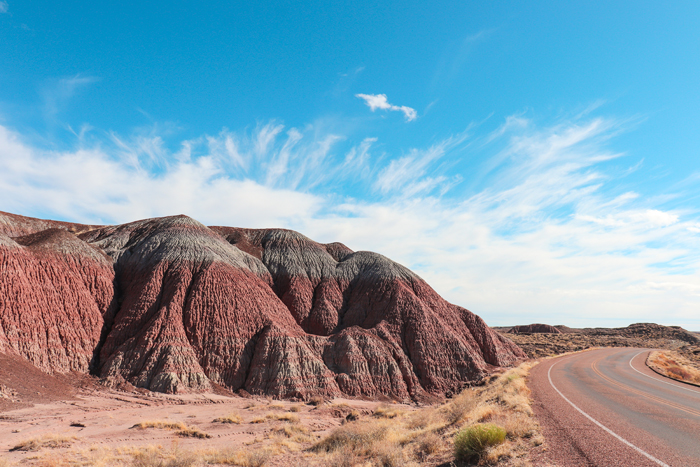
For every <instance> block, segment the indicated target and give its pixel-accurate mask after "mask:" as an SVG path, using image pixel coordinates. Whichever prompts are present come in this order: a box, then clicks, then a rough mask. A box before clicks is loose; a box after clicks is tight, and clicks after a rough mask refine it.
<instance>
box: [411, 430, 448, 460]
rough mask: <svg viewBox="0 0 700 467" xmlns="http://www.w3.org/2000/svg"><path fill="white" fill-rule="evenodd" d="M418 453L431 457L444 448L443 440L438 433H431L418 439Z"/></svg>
mask: <svg viewBox="0 0 700 467" xmlns="http://www.w3.org/2000/svg"><path fill="white" fill-rule="evenodd" d="M416 444H417V445H418V446H417V450H418V453H419V454H420V455H421V456H429V455H430V454H434V453H436V452H437V451H438V450H439V449H440V447H441V446H442V438H440V436H438V434H437V433H434V432H432V431H429V432H427V433H424V434H423V435H422V436H420V437H418V438H417V439H416Z"/></svg>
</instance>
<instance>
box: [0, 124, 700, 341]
mask: <svg viewBox="0 0 700 467" xmlns="http://www.w3.org/2000/svg"><path fill="white" fill-rule="evenodd" d="M514 121H515V120H513V119H511V123H507V127H508V128H506V129H505V130H503V131H501V130H499V132H500V135H498V136H497V137H495V138H493V135H492V134H487V135H483V136H481V137H479V136H476V137H474V136H470V137H469V138H467V136H466V135H464V134H463V135H458V136H455V137H452V138H447V139H445V140H444V141H442V142H439V143H436V144H434V145H433V146H431V147H428V148H427V149H419V148H414V149H409V150H407V151H406V152H405V153H403V154H402V155H400V156H398V157H392V155H391V154H386V153H377V149H376V146H377V145H378V142H377V140H376V138H364V139H361V140H360V141H359V142H358V143H357V144H353V143H352V142H349V141H347V139H346V138H345V136H344V135H338V134H335V133H330V132H324V131H321V130H319V129H318V128H314V127H313V125H311V126H309V127H305V128H303V129H295V128H285V127H283V126H282V125H281V124H279V123H275V122H271V123H269V124H266V125H259V126H258V127H256V128H255V129H253V130H247V131H240V132H235V131H229V130H224V131H222V132H221V133H220V134H218V135H214V136H203V137H201V138H198V139H194V140H187V141H182V142H181V143H180V144H179V146H177V149H176V150H175V151H172V150H169V149H168V148H169V147H173V145H172V144H169V141H168V140H167V138H166V137H165V136H163V135H160V134H158V132H146V133H141V134H140V135H136V136H133V137H124V136H117V135H114V136H113V138H112V139H110V140H108V141H103V142H101V143H100V144H95V145H94V146H86V145H85V144H84V143H80V144H79V147H77V148H76V149H74V150H71V151H63V152H55V151H46V150H42V149H40V148H38V147H37V146H36V145H33V144H30V143H28V142H26V141H23V137H22V135H20V134H18V133H16V132H13V131H11V130H9V129H7V128H5V127H2V126H0V209H2V210H6V211H10V212H17V213H19V214H24V215H39V216H46V217H53V218H60V219H65V220H76V221H82V222H126V221H131V220H135V219H138V218H144V217H152V216H162V215H169V214H177V213H184V214H188V215H190V216H192V217H194V218H196V219H198V220H200V221H202V222H204V223H206V224H209V225H214V224H224V225H234V226H245V227H273V226H277V227H286V228H292V229H296V230H299V231H301V232H303V233H304V234H306V235H308V236H310V237H311V238H314V239H317V240H319V241H323V242H329V241H341V242H344V243H345V244H347V245H348V246H349V247H351V248H353V249H355V250H373V251H378V252H380V253H382V254H384V255H386V256H388V257H390V258H392V259H394V260H396V261H399V262H401V263H403V264H405V265H407V266H409V267H411V268H412V269H414V270H415V271H417V272H418V273H419V274H420V275H421V276H423V277H424V278H425V279H426V280H427V281H428V283H429V284H431V285H432V286H433V287H434V288H435V289H436V290H437V291H438V292H439V293H440V294H442V295H443V296H444V297H445V298H447V299H449V300H451V301H452V302H454V303H457V304H459V305H462V306H465V307H467V308H470V309H472V310H473V311H475V312H476V313H478V314H480V315H481V316H483V317H484V318H485V319H486V321H487V322H488V323H489V324H492V325H497V324H527V323H530V322H549V323H552V324H560V323H563V324H567V325H570V326H586V325H587V326H599V325H601V326H606V325H610V326H613V325H626V324H629V323H632V322H640V321H651V322H660V323H662V324H677V325H681V326H684V327H687V328H691V329H694V330H700V320H699V319H698V316H697V309H698V307H699V306H700V293H699V292H698V291H700V275H698V274H697V271H698V270H699V269H700V235H699V233H700V222H699V221H698V219H697V218H694V217H692V216H691V215H690V214H688V213H689V212H691V211H690V210H689V209H685V210H682V209H680V208H676V209H674V210H670V209H666V208H664V206H663V205H658V204H654V202H652V201H650V199H651V198H649V197H648V196H645V194H644V193H641V192H639V191H635V192H630V191H624V192H623V191H621V190H620V191H618V190H617V188H616V178H615V175H614V174H612V173H610V172H608V171H606V169H605V167H606V166H605V165H604V164H601V162H604V161H607V160H610V159H611V158H615V157H620V155H619V154H614V153H610V152H608V151H607V150H606V148H605V142H606V141H607V140H608V139H609V137H610V134H611V133H614V132H616V131H617V130H618V128H617V126H616V122H615V121H613V120H606V119H592V120H588V121H584V122H580V121H575V122H561V123H559V124H557V125H554V126H552V127H547V128H538V127H537V126H536V125H534V124H533V123H532V122H529V121H524V120H518V122H517V124H513V123H512V122H514ZM463 143H464V144H463ZM473 147H478V148H479V150H480V151H489V154H491V157H490V158H489V159H488V160H486V161H483V162H482V163H481V164H480V166H481V170H475V174H476V175H478V184H477V185H474V184H473V183H469V182H470V181H471V180H472V179H473V178H474V177H475V176H476V175H474V174H471V173H468V172H465V171H461V172H460V171H457V170H456V169H454V168H450V167H452V166H451V165H450V163H449V162H450V161H455V160H458V159H462V158H465V157H467V156H468V155H469V154H470V153H469V152H468V151H469V148H473ZM465 148H466V149H465ZM154 161H155V162H154ZM472 169H473V167H472ZM459 177H463V178H465V182H466V183H463V184H462V185H469V186H468V187H463V186H462V185H459V186H458V187H456V188H453V189H452V191H450V192H449V194H448V195H444V193H445V192H444V190H438V189H436V188H438V187H443V186H445V185H449V186H452V185H453V184H454V181H455V180H457V179H458V178H459ZM343 183H354V184H361V185H360V188H361V189H359V190H357V191H355V193H359V194H357V195H355V196H354V197H352V196H350V195H349V194H348V193H349V192H345V191H342V189H341V188H340V187H341V186H342V184H343ZM451 184H452V185H451ZM477 187H478V188H477ZM457 189H463V190H465V193H468V195H467V194H463V195H460V196H457V195H458V193H457V192H456V190H457ZM373 194H379V195H381V196H380V197H379V198H377V197H375V196H374V195H373ZM654 199H656V198H654ZM681 201H682V200H681V199H679V198H678V197H677V198H675V199H674V206H681V205H682V204H683V203H682V202H681ZM688 202H689V203H692V200H690V201H688Z"/></svg>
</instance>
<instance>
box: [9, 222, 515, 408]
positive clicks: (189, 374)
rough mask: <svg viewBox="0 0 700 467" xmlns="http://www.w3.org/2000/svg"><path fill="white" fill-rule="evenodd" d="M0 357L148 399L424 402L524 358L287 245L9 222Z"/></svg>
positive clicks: (363, 261) (370, 265)
mask: <svg viewBox="0 0 700 467" xmlns="http://www.w3.org/2000/svg"><path fill="white" fill-rule="evenodd" d="M0 352H3V353H5V354H7V355H19V356H21V357H24V358H25V359H27V360H28V361H29V362H31V363H32V364H34V365H35V366H36V367H38V368H39V369H41V370H43V371H45V372H47V373H67V372H71V371H75V372H82V373H90V374H93V375H95V376H98V377H100V378H102V379H103V380H104V381H105V382H106V383H108V384H110V385H114V386H119V385H122V384H127V383H128V384H131V385H134V386H136V387H141V388H147V389H150V390H153V391H161V392H170V393H179V392H188V391H209V390H212V388H213V387H218V386H219V385H220V386H224V387H226V388H228V389H230V390H232V391H236V390H244V391H247V392H248V393H252V394H263V395H269V396H273V397H284V398H298V399H308V398H310V397H312V396H316V395H321V396H323V397H338V396H351V397H378V396H384V397H391V398H394V399H400V400H409V399H413V400H420V399H422V398H426V397H429V396H431V395H437V394H444V393H447V392H450V391H454V390H457V389H459V388H461V387H462V386H464V385H465V384H466V383H468V382H472V381H476V380H479V379H480V378H482V377H483V376H485V375H487V374H488V373H489V372H490V371H492V370H493V369H494V367H499V366H507V365H511V364H513V363H514V362H516V361H518V360H520V359H522V358H525V353H524V352H523V351H522V350H521V349H520V348H519V347H518V346H516V345H515V344H514V343H512V342H511V341H510V340H509V339H507V338H505V337H503V336H501V335H500V334H498V333H496V332H494V331H492V330H491V329H490V328H489V327H488V326H486V324H485V323H484V321H483V320H482V319H481V318H479V317H478V316H476V315H475V314H473V313H471V312H470V311H468V310H466V309H464V308H461V307H459V306H456V305H453V304H450V303H448V302H447V301H445V300H444V299H442V298H441V297H440V296H439V295H438V294H437V293H436V292H435V291H434V290H433V289H432V288H430V286H429V285H428V284H427V283H425V281H423V280H422V279H421V278H420V277H418V276H417V275H416V274H415V273H413V272H411V271H410V270H408V269H407V268H405V267H403V266H401V265H400V264H397V263H395V262H393V261H391V260H390V259H388V258H386V257H384V256H382V255H379V254H376V253H371V252H366V251H358V252H355V251H352V250H351V249H349V248H348V247H346V246H345V245H342V244H340V243H330V244H321V243H317V242H314V241H313V240H311V239H309V238H307V237H305V236H303V235H301V234H299V233H297V232H293V231H290V230H282V229H258V230H255V229H241V228H231V227H206V226H204V225H202V224H201V223H199V222H197V221H195V220H194V219H191V218H189V217H186V216H173V217H164V218H156V219H146V220H141V221H137V222H132V223H129V224H123V225H116V226H88V225H81V224H71V223H64V222H56V221H47V220H40V219H33V218H28V217H23V216H18V215H14V214H8V213H2V212H0Z"/></svg>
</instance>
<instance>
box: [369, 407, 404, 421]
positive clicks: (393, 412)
mask: <svg viewBox="0 0 700 467" xmlns="http://www.w3.org/2000/svg"><path fill="white" fill-rule="evenodd" d="M405 413H406V411H405V410H403V409H401V408H398V407H391V406H389V405H380V406H379V407H377V408H376V409H375V410H374V413H373V414H372V416H374V417H377V418H396V417H400V416H402V415H403V414H405Z"/></svg>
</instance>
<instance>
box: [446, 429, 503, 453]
mask: <svg viewBox="0 0 700 467" xmlns="http://www.w3.org/2000/svg"><path fill="white" fill-rule="evenodd" d="M505 439H506V430H504V429H503V428H501V427H500V426H498V425H494V424H493V423H477V424H476V425H472V426H470V427H467V428H465V429H463V430H462V431H460V432H459V433H457V435H456V436H455V457H456V458H457V460H461V461H469V460H474V459H479V458H481V457H482V456H483V455H484V453H485V452H486V449H488V448H489V447H491V446H496V445H498V444H501V443H502V442H503V441H505Z"/></svg>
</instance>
